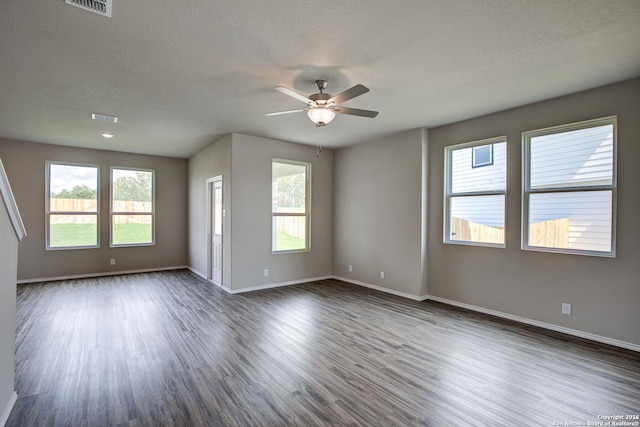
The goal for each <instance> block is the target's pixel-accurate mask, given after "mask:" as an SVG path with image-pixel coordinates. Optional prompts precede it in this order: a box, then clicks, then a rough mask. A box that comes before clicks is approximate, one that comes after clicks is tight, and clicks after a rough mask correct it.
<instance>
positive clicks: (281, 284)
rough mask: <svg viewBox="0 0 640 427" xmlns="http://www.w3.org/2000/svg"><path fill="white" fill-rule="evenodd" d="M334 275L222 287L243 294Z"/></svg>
mask: <svg viewBox="0 0 640 427" xmlns="http://www.w3.org/2000/svg"><path fill="white" fill-rule="evenodd" d="M332 277H333V276H321V277H309V278H308V279H300V280H291V281H288V282H279V283H266V284H264V285H257V286H251V287H248V288H241V289H229V288H227V287H224V286H223V287H222V289H224V290H225V291H227V292H229V293H230V294H242V293H245V292H253V291H261V290H263V289H272V288H281V287H283V286H291V285H299V284H301V283H309V282H315V281H317V280H327V279H331V278H332Z"/></svg>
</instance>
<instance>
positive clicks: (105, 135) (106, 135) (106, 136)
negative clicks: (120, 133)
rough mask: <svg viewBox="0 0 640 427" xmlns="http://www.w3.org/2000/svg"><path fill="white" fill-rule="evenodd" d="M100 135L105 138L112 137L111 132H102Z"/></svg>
mask: <svg viewBox="0 0 640 427" xmlns="http://www.w3.org/2000/svg"><path fill="white" fill-rule="evenodd" d="M102 136H103V137H105V138H107V139H111V138H113V134H112V133H103V134H102Z"/></svg>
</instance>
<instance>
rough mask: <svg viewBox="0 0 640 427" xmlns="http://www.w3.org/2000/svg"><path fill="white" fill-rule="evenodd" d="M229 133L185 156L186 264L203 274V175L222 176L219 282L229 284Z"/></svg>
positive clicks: (204, 205) (205, 254)
mask: <svg viewBox="0 0 640 427" xmlns="http://www.w3.org/2000/svg"><path fill="white" fill-rule="evenodd" d="M232 140H233V135H231V134H229V135H227V136H225V137H224V138H222V139H220V140H219V141H217V142H215V143H214V144H213V145H211V146H209V147H207V148H205V149H204V150H202V151H200V152H199V153H197V154H195V155H194V156H192V157H191V158H190V159H189V266H191V268H192V269H193V270H194V271H195V272H196V273H198V274H200V275H201V276H202V277H206V276H207V257H208V256H209V255H208V252H207V206H206V200H207V184H206V182H207V179H209V178H214V177H216V176H220V175H221V176H222V177H223V178H222V179H223V180H222V193H223V200H222V204H223V208H224V209H225V211H226V216H225V217H224V219H223V224H222V226H223V229H222V233H223V236H224V237H223V242H222V263H223V265H222V286H224V287H225V288H228V289H229V286H230V285H231V215H230V213H231V142H232Z"/></svg>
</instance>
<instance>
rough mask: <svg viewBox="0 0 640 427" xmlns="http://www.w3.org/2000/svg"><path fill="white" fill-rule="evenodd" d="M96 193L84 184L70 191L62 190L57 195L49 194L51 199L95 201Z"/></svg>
mask: <svg viewBox="0 0 640 427" xmlns="http://www.w3.org/2000/svg"><path fill="white" fill-rule="evenodd" d="M97 195H98V192H97V191H96V190H95V189H94V188H91V187H89V186H88V185H86V184H82V185H76V186H75V187H73V188H72V189H71V190H69V189H68V188H64V189H62V190H60V191H58V192H57V193H54V192H51V197H52V198H58V199H95V198H96V197H97Z"/></svg>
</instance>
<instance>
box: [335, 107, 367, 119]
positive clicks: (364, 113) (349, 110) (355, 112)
mask: <svg viewBox="0 0 640 427" xmlns="http://www.w3.org/2000/svg"><path fill="white" fill-rule="evenodd" d="M332 110H333V111H335V112H336V113H338V114H351V115H352V116H360V117H369V118H370V119H372V118H374V117H375V116H377V115H378V112H377V111H372V110H361V109H359V108H349V107H335V108H332Z"/></svg>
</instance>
